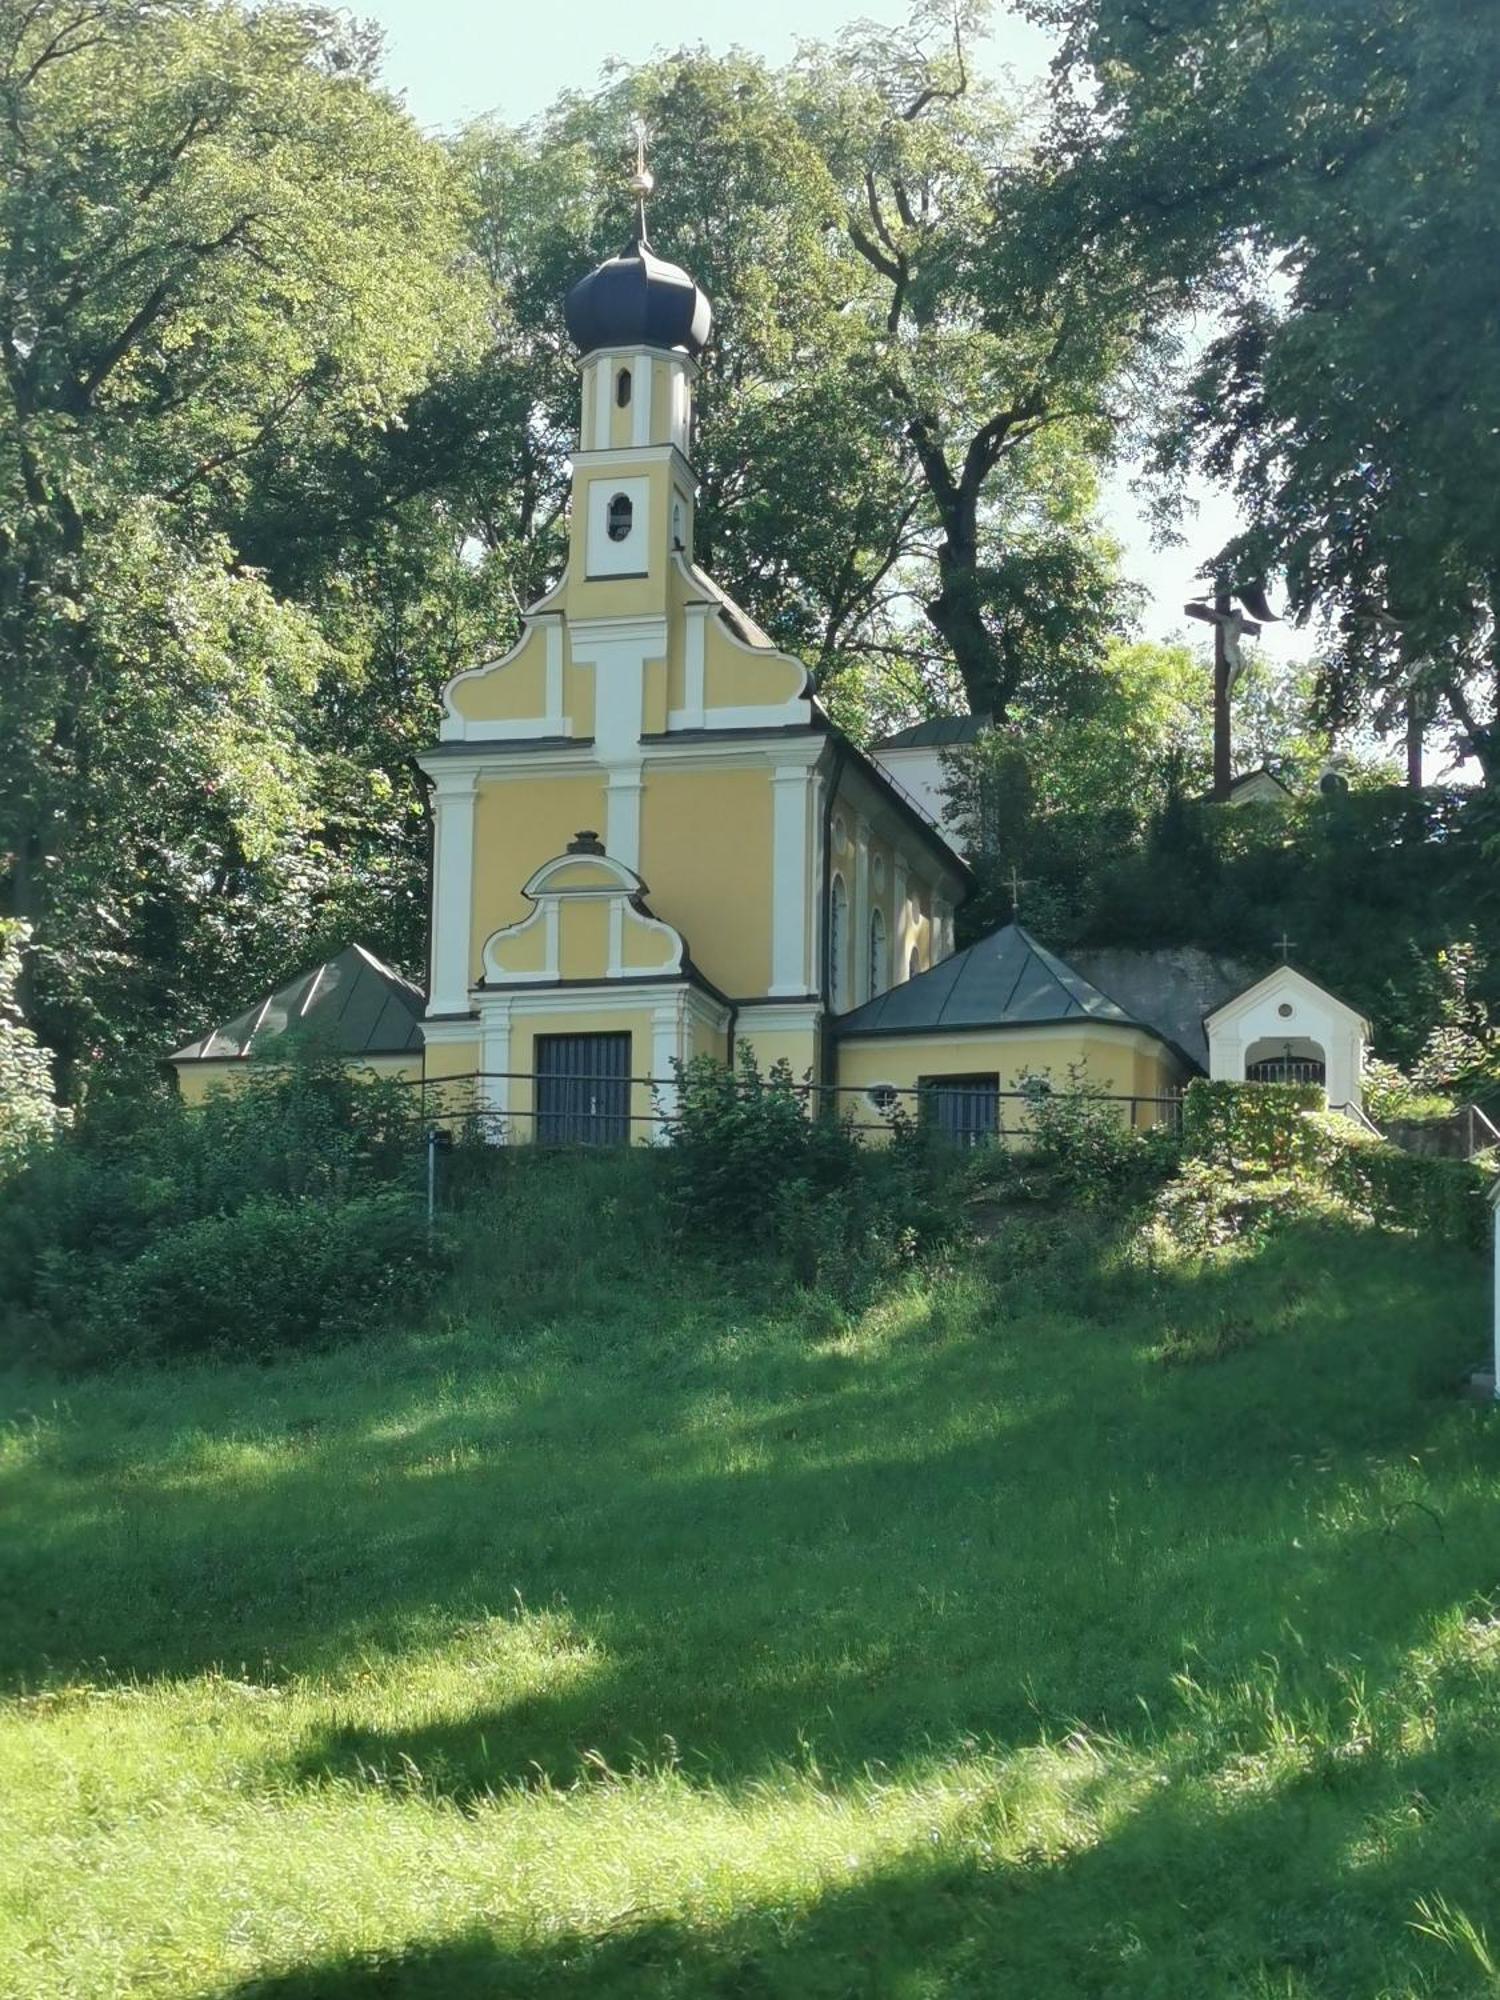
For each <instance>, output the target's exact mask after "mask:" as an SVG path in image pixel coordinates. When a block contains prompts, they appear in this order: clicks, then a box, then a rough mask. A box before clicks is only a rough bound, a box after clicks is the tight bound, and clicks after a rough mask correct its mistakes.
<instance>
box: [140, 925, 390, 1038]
mask: <svg viewBox="0 0 1500 2000" xmlns="http://www.w3.org/2000/svg"><path fill="white" fill-rule="evenodd" d="M426 1004H427V1003H426V999H425V997H424V995H423V993H422V990H421V988H420V987H418V986H413V985H412V983H411V981H410V980H409V979H403V978H402V976H401V974H400V973H399V972H397V971H395V970H394V968H393V967H391V966H389V965H387V964H385V963H384V961H383V960H381V959H378V958H377V957H376V956H375V954H374V952H372V951H366V949H365V947H364V946H363V945H362V944H351V945H346V946H345V947H344V949H343V950H342V951H341V952H338V953H336V954H335V956H334V957H332V958H327V959H324V961H323V963H322V964H321V965H316V966H313V967H312V968H311V970H310V971H307V972H299V973H298V974H297V976H296V978H295V979H289V980H288V981H287V983H286V984H285V986H278V987H277V989H276V991H275V992H274V993H268V994H266V995H265V996H264V998H262V999H260V1000H257V1001H256V1002H255V1003H254V1005H253V1006H250V1007H247V1008H246V1009H245V1010H244V1012H243V1013H240V1014H236V1015H235V1017H234V1019H233V1020H232V1021H225V1022H224V1023H223V1025H222V1026H220V1027H217V1028H211V1029H210V1030H209V1031H208V1033H207V1034H206V1035H200V1036H199V1037H198V1039H197V1040H196V1041H193V1042H187V1043H185V1044H184V1046H183V1047H182V1048H180V1049H176V1050H174V1051H173V1053H172V1054H171V1056H170V1057H168V1061H170V1062H174V1063H181V1062H232V1061H235V1060H238V1059H240V1058H243V1057H245V1056H250V1055H254V1054H255V1053H256V1052H257V1051H259V1050H260V1049H262V1048H264V1046H265V1045H266V1043H267V1042H271V1041H274V1040H276V1038H277V1037H278V1036H280V1035H284V1034H286V1033H288V1031H289V1030H291V1029H293V1028H299V1027H303V1026H312V1025H316V1027H317V1028H318V1030H319V1032H320V1033H321V1034H324V1035H326V1036H327V1037H328V1039H329V1043H330V1046H331V1047H332V1048H333V1049H334V1050H336V1051H337V1053H338V1054H340V1055H343V1056H393V1055H405V1054H407V1053H408V1052H410V1051H415V1050H419V1049H420V1048H421V1046H422V1029H421V1020H422V1013H423V1009H424V1008H425V1006H426Z"/></svg>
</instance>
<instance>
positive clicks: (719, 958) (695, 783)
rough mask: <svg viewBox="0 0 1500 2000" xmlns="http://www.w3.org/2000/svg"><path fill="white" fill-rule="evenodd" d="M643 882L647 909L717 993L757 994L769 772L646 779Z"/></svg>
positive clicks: (767, 920)
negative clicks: (681, 940) (677, 938)
mask: <svg viewBox="0 0 1500 2000" xmlns="http://www.w3.org/2000/svg"><path fill="white" fill-rule="evenodd" d="M640 872H641V874H642V875H643V876H644V877H645V879H646V882H647V884H648V887H649V897H650V903H651V908H652V909H653V910H654V911H655V913H656V915H657V916H659V917H661V918H662V919H663V920H664V921H665V922H667V923H670V924H672V925H673V926H675V928H676V929H677V930H679V931H681V932H682V934H683V936H684V937H685V938H686V939H687V942H688V948H689V950H690V951H691V952H692V954H693V961H694V963H695V964H696V965H698V966H699V967H700V968H701V969H702V971H703V972H704V974H705V976H706V977H707V978H709V979H711V980H712V981H713V982H714V984H715V985H716V986H718V987H719V988H720V989H721V990H722V991H723V992H725V993H729V994H733V995H736V996H738V995H741V994H747V995H748V994H762V993H764V992H765V990H766V987H767V986H768V985H769V983H770V977H771V774H770V772H769V771H768V770H764V769H757V770H750V771H733V770H726V771H672V770H663V769H659V768H658V769H655V770H648V771H647V774H646V789H645V792H644V794H643V795H642V799H641V867H640Z"/></svg>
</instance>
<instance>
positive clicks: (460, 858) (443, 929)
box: [427, 766, 478, 1014]
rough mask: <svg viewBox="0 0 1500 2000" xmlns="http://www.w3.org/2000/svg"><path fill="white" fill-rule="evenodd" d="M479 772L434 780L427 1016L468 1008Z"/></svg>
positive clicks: (443, 775)
mask: <svg viewBox="0 0 1500 2000" xmlns="http://www.w3.org/2000/svg"><path fill="white" fill-rule="evenodd" d="M477 779H478V774H477V773H476V772H475V771H473V770H458V771H446V770H444V769H443V768H442V767H441V766H439V768H438V770H437V773H436V775H435V777H434V779H433V793H432V815H433V846H434V852H433V869H432V986H431V991H430V993H429V995H428V999H427V1011H428V1013H429V1014H466V1013H467V1012H468V1011H469V980H470V933H471V932H472V929H473V923H474V803H475V787H476V784H477Z"/></svg>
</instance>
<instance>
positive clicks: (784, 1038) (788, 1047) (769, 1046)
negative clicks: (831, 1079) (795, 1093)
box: [734, 1022, 818, 1083]
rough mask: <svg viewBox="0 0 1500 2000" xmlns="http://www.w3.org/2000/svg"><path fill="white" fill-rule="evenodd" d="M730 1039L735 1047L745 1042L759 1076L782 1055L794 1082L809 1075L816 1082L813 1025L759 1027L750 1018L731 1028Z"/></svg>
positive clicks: (816, 1053) (815, 1045)
mask: <svg viewBox="0 0 1500 2000" xmlns="http://www.w3.org/2000/svg"><path fill="white" fill-rule="evenodd" d="M734 1039H735V1045H736V1047H738V1045H739V1044H740V1043H741V1042H748V1043H749V1045H750V1047H751V1049H752V1050H753V1051H754V1054H755V1060H756V1063H757V1064H758V1065H759V1068H760V1073H761V1075H762V1076H765V1075H766V1074H767V1072H768V1071H769V1070H770V1069H771V1066H772V1065H773V1064H774V1063H777V1062H780V1061H781V1060H782V1059H783V1058H785V1060H786V1061H787V1062H788V1063H789V1064H790V1065H791V1071H792V1076H793V1078H794V1079H795V1080H796V1081H797V1082H798V1083H801V1082H803V1081H804V1079H809V1078H810V1079H811V1081H813V1082H814V1083H816V1082H817V1080H818V1036H817V1033H816V1032H815V1031H814V1030H813V1029H811V1028H796V1029H793V1028H759V1027H757V1026H755V1024H754V1023H753V1022H740V1023H739V1024H738V1025H737V1026H736V1028H735V1031H734Z"/></svg>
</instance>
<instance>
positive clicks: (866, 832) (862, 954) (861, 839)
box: [849, 819, 870, 1007]
mask: <svg viewBox="0 0 1500 2000" xmlns="http://www.w3.org/2000/svg"><path fill="white" fill-rule="evenodd" d="M853 905H854V908H853V921H852V923H851V925H850V928H851V930H852V931H853V933H854V935H853V937H852V938H851V939H850V940H849V943H850V948H851V952H852V957H851V962H850V966H849V972H850V979H849V989H850V992H851V993H852V994H853V996H854V997H853V1000H852V1001H851V1003H850V1004H851V1005H853V1006H855V1007H858V1006H859V1005H860V1003H861V1002H862V1001H865V1000H868V999H869V998H870V828H869V823H868V822H867V821H865V820H862V819H856V820H855V822H854V896H853Z"/></svg>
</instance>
